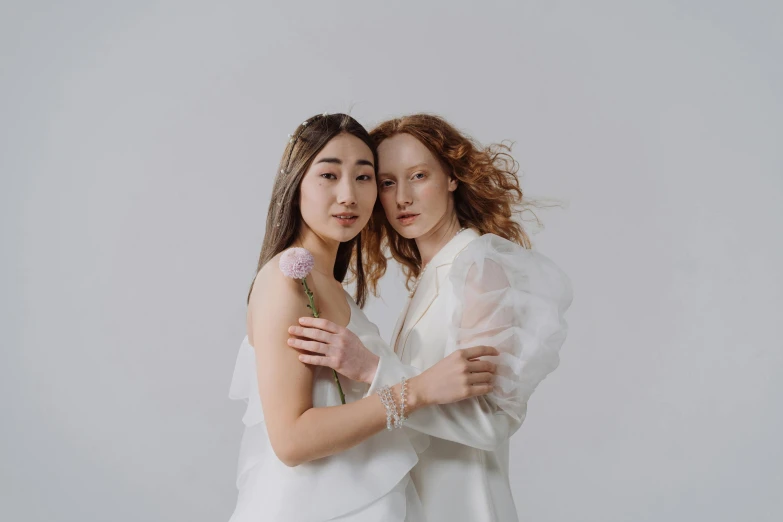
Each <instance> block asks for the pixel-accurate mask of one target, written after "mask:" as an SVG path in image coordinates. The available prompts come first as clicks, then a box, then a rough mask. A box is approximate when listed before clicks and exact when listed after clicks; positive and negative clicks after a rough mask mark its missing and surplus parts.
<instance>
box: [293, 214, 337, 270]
mask: <svg viewBox="0 0 783 522" xmlns="http://www.w3.org/2000/svg"><path fill="white" fill-rule="evenodd" d="M293 246H298V247H302V248H306V249H307V250H309V251H310V253H311V254H313V258H314V259H315V270H316V271H318V272H320V273H322V274H324V275H327V276H331V275H332V274H334V262H335V259H336V258H337V248H338V247H339V246H340V243H339V242H338V241H334V240H331V239H325V238H322V237H320V236H319V235H317V234H316V233H315V232H313V230H312V229H311V228H310V227H308V226H307V225H305V224H303V225H302V230H301V231H300V232H299V237H297V238H296V241H294V245H293Z"/></svg>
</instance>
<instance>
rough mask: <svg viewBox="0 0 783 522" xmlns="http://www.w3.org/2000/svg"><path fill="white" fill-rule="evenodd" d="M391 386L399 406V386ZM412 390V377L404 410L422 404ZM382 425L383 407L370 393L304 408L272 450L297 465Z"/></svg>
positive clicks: (346, 446) (349, 445) (337, 449)
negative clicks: (346, 401)
mask: <svg viewBox="0 0 783 522" xmlns="http://www.w3.org/2000/svg"><path fill="white" fill-rule="evenodd" d="M391 389H392V395H393V396H394V398H395V403H396V404H397V405H398V408H399V402H400V389H401V386H400V385H399V384H397V385H395V386H392V387H391ZM416 390H417V383H416V380H415V379H413V380H412V382H410V383H409V385H408V393H407V401H406V402H407V404H406V414H408V413H413V412H415V411H416V410H418V409H420V408H421V407H422V404H421V402H420V398H419V396H418V394H417V391H416ZM384 429H386V408H385V407H384V406H383V404H382V403H381V400H380V397H379V396H378V394H376V393H374V394H372V395H368V396H366V397H364V398H363V399H361V400H358V401H356V402H352V403H349V404H344V405H340V406H330V407H325V408H310V409H308V410H306V411H305V412H304V413H302V414H301V415H300V416H299V417H298V418H297V419H296V420H295V421H294V422H293V424H292V425H291V426H290V429H289V430H287V431H286V433H285V436H284V437H283V438H282V440H281V441H280V442H279V443H278V444H277V445H276V446H278V447H279V450H277V449H276V453H277V455H278V457H279V458H280V460H282V461H283V462H284V463H285V464H286V465H288V466H297V465H299V464H303V463H305V462H309V461H312V460H316V459H320V458H323V457H328V456H329V455H334V454H336V453H340V452H342V451H345V450H347V449H350V448H352V447H354V446H356V445H357V444H359V443H361V442H363V441H365V440H366V439H368V438H370V437H372V436H373V435H375V434H377V433H378V432H380V431H382V430H384Z"/></svg>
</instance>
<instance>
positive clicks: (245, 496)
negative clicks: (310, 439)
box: [229, 303, 420, 522]
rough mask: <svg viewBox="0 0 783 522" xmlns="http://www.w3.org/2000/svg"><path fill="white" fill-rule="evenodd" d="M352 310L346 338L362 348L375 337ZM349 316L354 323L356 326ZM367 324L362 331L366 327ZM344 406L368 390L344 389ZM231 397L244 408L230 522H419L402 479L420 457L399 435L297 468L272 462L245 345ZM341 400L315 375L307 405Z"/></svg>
mask: <svg viewBox="0 0 783 522" xmlns="http://www.w3.org/2000/svg"><path fill="white" fill-rule="evenodd" d="M351 306H352V309H353V310H352V314H353V315H352V319H351V323H352V325H353V328H352V330H353V331H354V332H355V333H357V335H360V334H363V335H360V337H361V338H362V340H363V341H364V342H365V344H369V345H375V347H376V348H377V346H379V345H382V344H383V342H382V341H381V340H380V338H378V340H377V341H378V343H373V342H371V339H369V338H368V337H377V329H374V330H368V329H369V328H374V325H372V323H370V322H369V321H367V319H366V318H365V317H364V316H363V313H362V312H361V310H360V309H359V308H358V307H355V305H354V304H353V303H351ZM354 316H356V317H355V318H354ZM365 322H366V324H364V323H365ZM343 388H344V392H345V395H346V401H347V402H354V401H357V400H360V399H361V398H362V397H363V396H364V394H365V392H366V391H367V385H366V384H363V383H357V382H354V381H348V380H347V379H346V380H345V381H344V384H343ZM229 397H230V398H231V399H235V400H244V401H245V402H246V403H247V409H246V410H245V414H244V416H243V418H242V421H243V423H244V424H245V432H244V435H243V437H242V444H241V448H240V454H239V463H238V472H237V488H238V489H239V496H238V500H237V506H236V509H235V511H234V514H233V516H232V517H231V519H230V522H251V521H252V522H258V521H260V520H265V521H267V520H268V521H270V522H278V521H279V522H320V521H327V520H339V521H345V522H348V521H351V522H364V521H367V522H373V521H378V522H380V521H387V520H388V521H399V522H402V521H412V520H419V518H418V516H417V515H415V514H414V513H412V512H411V511H413V510H416V509H418V508H419V507H420V506H419V504H418V497H416V493H415V489H413V487H412V484H410V483H409V480H410V479H409V477H408V472H409V471H410V469H411V468H413V466H414V465H415V464H416V463H417V462H418V455H417V453H416V451H415V449H414V447H413V445H412V444H411V442H410V441H409V439H408V437H407V436H406V435H405V434H404V433H403V432H402V430H394V431H390V432H389V431H383V432H381V433H378V434H376V435H374V436H373V437H371V438H369V439H367V440H365V441H364V442H362V443H361V444H358V445H357V446H354V447H353V448H351V449H349V450H346V451H344V452H342V453H339V454H336V455H332V456H330V457H325V458H322V459H318V460H315V461H311V462H307V463H304V464H301V465H299V466H295V467H288V466H286V465H285V464H283V463H282V462H281V461H280V460H279V459H278V458H277V456H276V455H275V453H274V451H273V449H272V445H271V443H270V442H269V438H268V435H267V430H266V424H265V422H264V414H263V410H262V408H261V400H260V398H259V394H258V380H257V372H256V354H255V350H254V349H253V347H252V346H251V345H250V343H249V342H248V340H247V338H245V340H244V341H243V342H242V345H241V346H240V349H239V354H238V356H237V360H236V365H235V367H234V376H233V379H232V382H231V387H230V391H229ZM339 404H340V398H339V395H338V394H337V391H336V387H335V386H334V383H333V381H332V375H331V370H330V369H328V368H319V369H318V371H317V372H316V375H315V378H314V381H313V405H314V406H315V407H325V406H336V405H339Z"/></svg>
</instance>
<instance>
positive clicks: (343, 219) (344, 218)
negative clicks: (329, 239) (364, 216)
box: [332, 212, 359, 226]
mask: <svg viewBox="0 0 783 522" xmlns="http://www.w3.org/2000/svg"><path fill="white" fill-rule="evenodd" d="M332 217H333V218H335V219H337V222H338V223H340V224H341V225H344V226H350V225H353V224H354V223H356V220H357V219H359V216H357V215H356V214H351V213H350V212H342V213H340V214H332Z"/></svg>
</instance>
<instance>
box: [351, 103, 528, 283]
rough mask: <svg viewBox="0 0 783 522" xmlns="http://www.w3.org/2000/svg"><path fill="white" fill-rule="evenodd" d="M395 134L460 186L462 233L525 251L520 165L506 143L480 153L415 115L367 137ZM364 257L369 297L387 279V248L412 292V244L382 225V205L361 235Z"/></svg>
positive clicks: (415, 268) (444, 126)
mask: <svg viewBox="0 0 783 522" xmlns="http://www.w3.org/2000/svg"><path fill="white" fill-rule="evenodd" d="M397 134H409V135H411V136H413V137H414V138H416V139H417V140H419V141H420V142H421V143H423V144H424V145H425V146H426V147H427V148H428V149H429V150H430V152H432V154H433V155H434V156H435V157H436V158H438V159H439V160H440V161H441V162H442V164H443V165H444V166H445V167H446V172H447V174H449V175H451V176H454V177H455V178H456V179H457V180H458V181H459V184H458V186H457V189H456V190H455V191H454V208H455V210H456V212H457V218H458V219H459V222H460V224H461V225H462V226H463V227H472V228H475V229H477V230H478V231H479V233H481V234H496V235H498V236H500V237H502V238H505V239H508V240H509V241H513V242H514V243H517V244H519V245H522V246H523V247H525V248H530V238H529V237H528V235H527V234H526V233H525V230H524V228H523V227H522V225H521V223H520V222H519V221H517V220H515V219H514V215H515V214H518V213H520V212H522V211H523V210H525V203H526V201H525V199H524V195H523V192H522V187H521V186H520V184H519V178H518V177H517V171H518V164H517V162H516V160H514V158H513V157H512V156H511V154H510V152H511V147H510V146H509V145H506V144H504V143H496V144H491V145H489V146H486V147H482V146H481V145H479V144H478V143H477V142H475V141H474V140H473V139H471V138H470V137H469V136H466V135H465V134H463V133H461V132H460V131H458V130H457V129H456V128H455V127H454V126H452V125H451V124H449V123H448V122H447V121H445V120H444V119H443V118H440V117H438V116H434V115H431V114H414V115H411V116H403V117H402V118H395V119H392V120H388V121H385V122H383V123H381V124H380V125H378V126H377V127H376V128H375V129H373V130H372V131H371V132H370V136H371V137H372V138H373V141H374V142H375V144H376V145H380V144H381V142H382V141H383V140H385V139H388V138H391V137H392V136H395V135H397ZM362 243H363V244H364V246H365V252H366V254H367V257H366V263H365V274H366V277H367V280H368V281H367V282H368V284H369V286H370V287H371V288H372V290H373V293H375V291H376V289H377V284H378V280H379V279H380V278H381V277H382V276H383V274H384V273H386V261H387V256H386V255H385V254H384V251H385V250H386V249H387V248H388V249H389V251H390V252H391V255H392V257H393V258H394V259H395V260H397V262H399V263H400V264H401V265H402V271H403V274H405V276H406V278H407V285H408V286H409V287H410V284H411V280H412V279H413V278H415V277H417V276H418V275H419V272H420V271H421V257H420V255H419V251H418V249H417V248H416V242H415V241H414V240H413V239H406V238H404V237H402V236H401V235H399V234H398V233H397V232H396V231H395V230H394V228H392V226H391V224H390V223H389V222H388V220H387V219H386V215H385V214H384V212H383V208H382V207H381V206H380V202H378V203H376V206H375V211H374V212H373V216H372V218H371V219H370V223H369V225H368V226H367V227H366V228H365V230H364V231H363V232H362Z"/></svg>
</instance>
